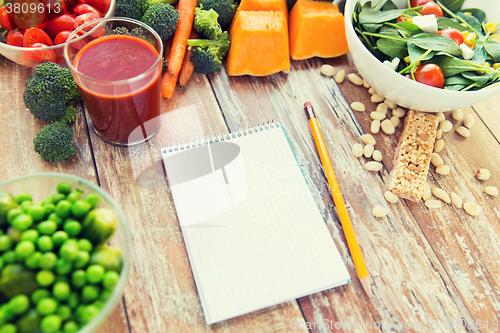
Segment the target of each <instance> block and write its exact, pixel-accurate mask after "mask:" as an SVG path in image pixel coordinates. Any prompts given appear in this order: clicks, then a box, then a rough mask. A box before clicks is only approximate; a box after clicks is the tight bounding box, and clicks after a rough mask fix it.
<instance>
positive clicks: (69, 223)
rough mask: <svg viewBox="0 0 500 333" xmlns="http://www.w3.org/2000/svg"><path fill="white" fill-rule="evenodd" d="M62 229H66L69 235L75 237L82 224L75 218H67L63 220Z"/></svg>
mask: <svg viewBox="0 0 500 333" xmlns="http://www.w3.org/2000/svg"><path fill="white" fill-rule="evenodd" d="M63 230H64V231H66V233H67V234H68V235H69V236H70V237H76V236H78V235H79V234H80V232H81V231H82V225H81V224H80V222H78V221H77V220H73V219H67V220H66V221H65V222H64V225H63Z"/></svg>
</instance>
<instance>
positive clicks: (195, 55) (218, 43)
mask: <svg viewBox="0 0 500 333" xmlns="http://www.w3.org/2000/svg"><path fill="white" fill-rule="evenodd" d="M187 45H188V46H189V48H190V49H191V48H193V47H194V49H193V52H192V54H191V62H192V63H193V65H194V70H195V72H198V73H202V74H211V73H215V72H217V71H218V70H219V68H220V65H221V63H222V59H223V58H224V57H225V56H226V54H227V51H228V50H229V45H230V41H229V36H228V34H227V31H224V32H223V33H222V34H221V35H220V36H219V37H218V38H217V39H189V40H188V41H187Z"/></svg>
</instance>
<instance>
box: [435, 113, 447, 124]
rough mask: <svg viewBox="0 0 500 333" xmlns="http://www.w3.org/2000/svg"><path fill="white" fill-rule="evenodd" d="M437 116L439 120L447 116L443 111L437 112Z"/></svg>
mask: <svg viewBox="0 0 500 333" xmlns="http://www.w3.org/2000/svg"><path fill="white" fill-rule="evenodd" d="M436 118H437V120H438V122H442V121H444V120H446V117H445V116H444V113H442V112H438V113H436Z"/></svg>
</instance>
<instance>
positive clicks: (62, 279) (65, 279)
mask: <svg viewBox="0 0 500 333" xmlns="http://www.w3.org/2000/svg"><path fill="white" fill-rule="evenodd" d="M54 282H55V283H57V282H64V283H67V284H69V278H68V277H67V276H64V275H58V276H56V279H55V280H54Z"/></svg>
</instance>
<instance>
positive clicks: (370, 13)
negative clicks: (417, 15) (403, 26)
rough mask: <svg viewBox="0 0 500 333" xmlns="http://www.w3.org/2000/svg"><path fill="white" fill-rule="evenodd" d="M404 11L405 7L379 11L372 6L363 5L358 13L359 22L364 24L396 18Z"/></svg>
mask: <svg viewBox="0 0 500 333" xmlns="http://www.w3.org/2000/svg"><path fill="white" fill-rule="evenodd" d="M405 11H406V9H392V10H386V11H383V12H381V11H378V10H376V9H373V8H364V7H363V10H362V11H361V13H359V22H360V23H362V24H366V23H383V22H387V21H392V20H395V19H397V18H398V17H399V16H400V15H401V14H403V13H404V12H405Z"/></svg>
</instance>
